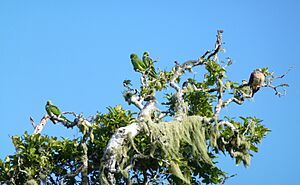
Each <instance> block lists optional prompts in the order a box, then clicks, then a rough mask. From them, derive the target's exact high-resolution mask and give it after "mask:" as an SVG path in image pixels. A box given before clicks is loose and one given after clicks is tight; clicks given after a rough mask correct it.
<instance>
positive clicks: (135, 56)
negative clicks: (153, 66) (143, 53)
mask: <svg viewBox="0 0 300 185" xmlns="http://www.w3.org/2000/svg"><path fill="white" fill-rule="evenodd" d="M137 57H138V56H137V55H136V54H134V53H132V54H131V55H130V58H131V59H134V58H137Z"/></svg>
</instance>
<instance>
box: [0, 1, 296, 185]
mask: <svg viewBox="0 0 300 185" xmlns="http://www.w3.org/2000/svg"><path fill="white" fill-rule="evenodd" d="M217 29H224V31H225V32H224V36H223V39H224V41H225V45H224V47H225V48H226V53H225V54H224V55H223V56H225V57H226V56H230V57H231V58H232V59H233V61H234V64H233V65H232V67H231V68H230V72H229V77H230V78H232V79H233V80H236V81H241V80H242V79H248V76H249V74H250V72H251V71H252V70H253V69H255V68H258V67H264V66H269V67H270V68H271V69H272V70H274V71H276V72H278V73H283V72H284V71H285V70H286V69H288V68H289V66H291V65H293V66H294V69H293V71H291V72H290V74H289V75H288V76H287V77H286V78H285V79H284V82H287V83H289V84H290V86H291V87H290V88H288V92H287V96H285V97H282V98H278V97H275V96H274V93H273V91H271V90H270V89H264V91H259V92H258V93H257V94H256V96H255V98H254V100H252V101H248V102H246V104H245V105H244V106H237V105H231V106H230V107H229V108H228V109H226V110H225V111H224V112H223V113H224V114H229V115H233V116H238V115H243V116H254V115H255V116H257V117H259V118H261V119H263V120H264V124H265V125H266V126H267V127H269V128H270V129H271V130H272V132H271V133H270V134H269V135H268V136H267V138H266V139H265V140H264V141H263V143H262V144H261V145H260V152H259V153H258V154H255V155H254V157H253V159H252V165H251V166H250V167H249V168H248V169H245V168H244V167H243V166H238V167H236V166H235V165H234V161H233V160H231V159H230V158H223V157H222V159H221V160H220V164H219V166H221V167H223V169H224V170H227V171H228V172H229V173H230V174H234V173H237V174H238V176H237V177H234V178H233V179H231V180H229V181H228V182H227V185H236V184H239V185H261V184H272V185H299V183H300V181H299V178H300V174H299V166H300V157H299V156H300V134H299V130H300V126H299V125H300V122H299V119H300V118H299V115H298V114H299V113H300V111H299V104H300V101H299V97H298V96H299V95H300V94H299V91H300V88H299V85H300V82H299V76H297V74H298V73H299V68H300V65H299V58H298V57H299V56H298V55H299V53H300V46H299V43H300V38H299V33H300V1H297V0H286V1H276V0H275V1H274V0H273V1H270V0H264V1H259V0H256V1H255V0H253V1H250V0H248V1H237V0H236V1H233V0H227V1H218V0H217V1H200V0H198V1H197V0H191V1H174V0H173V1H171V0H163V1H161V0H153V1H138V0H136V1H130V0H128V1H121V0H119V1H116V0H112V1H106V2H104V1H92V0H91V1H73V0H72V1H71V0H64V1H59V0H51V1H33V0H28V1H14V0H2V1H0V64H1V65H0V70H1V71H0V84H1V88H0V90H1V91H0V95H1V96H0V117H1V121H0V123H1V129H0V158H4V156H6V155H8V154H12V153H13V152H14V150H13V146H12V143H11V141H10V136H13V135H15V134H18V135H22V134H23V133H24V132H25V131H28V132H29V133H31V132H33V128H32V126H31V124H30V122H29V116H32V117H33V118H34V119H35V120H36V121H38V120H39V119H40V118H41V117H42V116H43V115H44V114H45V110H44V106H45V103H46V101H47V100H48V99H51V100H52V101H53V102H54V103H55V104H56V105H58V106H59V107H60V108H61V109H62V110H63V111H75V112H78V113H79V112H83V113H84V115H85V116H92V115H93V114H95V113H96V112H97V111H100V112H104V111H106V107H107V106H114V105H116V104H122V105H124V106H126V107H128V106H127V105H126V104H125V103H124V101H123V98H122V95H121V92H122V90H123V87H122V81H123V79H125V78H126V79H134V78H137V77H138V76H137V74H136V73H134V72H133V71H132V66H131V64H130V60H129V55H130V53H133V52H135V53H138V54H142V52H143V51H146V50H147V51H149V52H150V53H151V56H152V57H154V58H155V59H159V63H158V65H159V67H161V68H162V69H170V65H171V64H173V61H175V60H177V61H179V62H183V61H184V60H187V59H195V58H197V57H199V56H200V55H201V54H203V53H204V51H206V50H207V49H211V48H212V47H213V44H214V41H215V35H216V30H217ZM43 134H49V135H56V136H68V137H73V135H75V136H76V134H77V132H76V131H72V130H68V129H64V128H63V127H62V126H60V125H52V124H48V125H47V126H46V128H45V129H44V131H43Z"/></svg>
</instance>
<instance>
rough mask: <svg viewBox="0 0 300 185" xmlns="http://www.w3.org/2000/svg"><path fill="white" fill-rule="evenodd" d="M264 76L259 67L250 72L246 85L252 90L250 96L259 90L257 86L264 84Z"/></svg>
mask: <svg viewBox="0 0 300 185" xmlns="http://www.w3.org/2000/svg"><path fill="white" fill-rule="evenodd" d="M265 78H266V77H265V75H264V73H263V72H262V71H261V69H256V70H254V71H253V72H252V73H251V75H250V79H249V82H248V85H249V86H250V88H251V90H252V97H253V96H254V94H255V93H256V92H257V91H258V90H259V88H260V87H262V86H263V85H264V82H265Z"/></svg>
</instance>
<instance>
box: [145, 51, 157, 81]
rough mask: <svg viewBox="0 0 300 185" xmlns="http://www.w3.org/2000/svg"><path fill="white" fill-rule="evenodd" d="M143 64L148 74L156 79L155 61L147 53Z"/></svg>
mask: <svg viewBox="0 0 300 185" xmlns="http://www.w3.org/2000/svg"><path fill="white" fill-rule="evenodd" d="M143 62H144V64H145V66H146V69H147V72H148V74H149V75H150V76H151V77H153V78H155V77H156V71H155V68H154V64H153V60H152V59H151V58H150V56H149V53H148V52H147V51H146V52H144V54H143Z"/></svg>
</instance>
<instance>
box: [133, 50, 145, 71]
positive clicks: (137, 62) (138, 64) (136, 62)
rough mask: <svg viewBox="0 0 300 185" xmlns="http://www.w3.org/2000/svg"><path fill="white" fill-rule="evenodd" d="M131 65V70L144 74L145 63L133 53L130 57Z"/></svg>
mask: <svg viewBox="0 0 300 185" xmlns="http://www.w3.org/2000/svg"><path fill="white" fill-rule="evenodd" d="M130 59H131V63H132V65H133V70H135V71H136V72H140V73H144V72H145V71H146V69H147V66H146V65H145V63H144V62H143V61H142V60H141V59H140V58H139V57H138V56H137V55H136V54H134V53H132V54H131V55H130Z"/></svg>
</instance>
